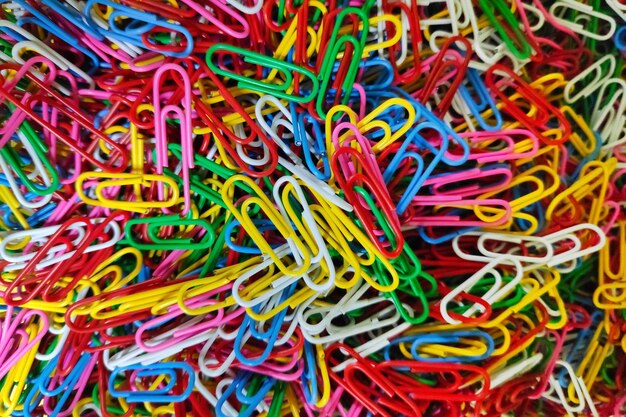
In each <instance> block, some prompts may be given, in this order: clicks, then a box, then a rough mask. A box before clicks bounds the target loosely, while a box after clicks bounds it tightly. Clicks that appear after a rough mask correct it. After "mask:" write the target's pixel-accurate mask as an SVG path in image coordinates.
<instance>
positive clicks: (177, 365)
mask: <svg viewBox="0 0 626 417" xmlns="http://www.w3.org/2000/svg"><path fill="white" fill-rule="evenodd" d="M129 371H130V372H132V371H137V377H138V378H141V377H152V376H158V375H166V376H168V377H169V381H168V383H167V384H166V385H165V386H163V387H160V388H157V389H154V390H151V391H118V390H117V389H116V388H115V380H116V378H117V377H118V375H119V374H121V373H122V372H129ZM177 371H178V372H182V373H183V374H187V378H188V379H187V386H186V387H185V390H184V391H183V392H182V393H180V394H172V393H171V392H170V391H172V389H173V388H174V387H177V386H181V385H182V382H181V381H179V380H178V374H177ZM195 381H196V375H195V371H194V369H193V368H192V367H191V365H189V364H188V363H186V362H166V363H155V364H152V365H141V364H136V365H128V366H123V367H121V368H116V369H114V370H113V371H112V372H111V375H110V376H109V384H108V387H109V393H110V394H111V396H112V397H114V398H124V399H125V400H126V401H127V402H129V403H139V402H155V403H171V402H179V401H184V400H186V399H187V398H188V397H189V396H190V395H191V392H192V391H193V389H194V385H195Z"/></svg>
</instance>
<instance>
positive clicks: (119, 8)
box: [83, 0, 194, 58]
mask: <svg viewBox="0 0 626 417" xmlns="http://www.w3.org/2000/svg"><path fill="white" fill-rule="evenodd" d="M98 4H102V5H105V6H108V7H110V8H111V9H113V11H112V12H111V13H110V14H109V20H108V24H109V27H110V29H109V30H105V29H102V28H100V27H99V26H98V25H96V23H95V22H93V17H92V16H91V9H92V8H93V7H97V6H96V5H98ZM83 16H84V18H85V19H86V20H87V22H88V23H90V24H91V25H92V27H95V28H96V29H97V31H98V32H100V35H101V36H104V37H111V38H112V39H115V40H118V41H121V42H126V43H128V44H130V45H135V46H138V47H140V48H143V49H147V50H149V51H152V52H157V53H159V54H162V55H165V56H171V57H175V58H185V57H187V56H189V55H190V54H191V51H193V45H194V41H193V36H192V35H191V33H190V32H189V30H188V29H187V28H185V27H184V26H182V25H176V24H174V23H170V22H168V21H167V20H165V19H161V18H159V16H157V15H155V14H152V13H146V12H142V11H139V10H137V9H133V8H132V7H128V6H123V5H121V4H119V3H115V2H113V1H111V0H88V1H87V3H86V4H85V8H84V9H83ZM118 18H130V19H135V20H136V21H137V22H134V23H135V24H136V25H139V26H136V27H133V25H132V24H131V26H130V29H129V31H126V29H121V28H119V27H118V26H117V24H116V19H118ZM154 27H163V28H166V29H169V30H171V31H172V32H176V33H180V34H181V35H182V36H183V37H184V38H185V40H186V45H185V49H184V50H183V51H181V52H176V51H168V50H160V49H152V48H150V44H149V43H145V42H143V41H142V40H141V37H140V36H138V35H140V34H143V33H145V32H147V31H149V30H151V29H152V28H154Z"/></svg>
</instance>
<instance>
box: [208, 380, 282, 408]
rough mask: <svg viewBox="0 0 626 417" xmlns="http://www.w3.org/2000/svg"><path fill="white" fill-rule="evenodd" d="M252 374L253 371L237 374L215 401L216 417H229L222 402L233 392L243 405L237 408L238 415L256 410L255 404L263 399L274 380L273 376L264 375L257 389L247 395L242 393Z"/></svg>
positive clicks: (272, 385)
mask: <svg viewBox="0 0 626 417" xmlns="http://www.w3.org/2000/svg"><path fill="white" fill-rule="evenodd" d="M254 375H255V374H254V373H252V372H247V371H243V372H239V373H238V374H237V376H236V377H235V378H234V380H233V382H232V383H231V384H230V385H229V386H228V388H226V390H225V391H224V392H223V393H222V395H221V396H220V397H219V398H218V399H217V403H216V405H215V414H217V417H231V416H230V414H225V413H224V411H223V407H224V403H226V402H227V401H228V399H229V398H230V397H231V396H232V395H233V393H235V395H236V398H237V400H239V402H240V403H242V405H244V407H242V409H241V410H239V417H250V416H251V415H253V414H254V413H255V412H256V408H257V406H258V405H259V404H260V403H261V401H263V400H264V399H265V397H266V396H267V394H268V392H269V391H270V390H271V389H272V388H273V387H274V385H275V384H276V380H275V379H274V378H270V377H266V378H265V379H264V381H263V384H262V385H261V387H259V389H258V391H256V393H255V394H254V395H252V396H249V395H246V394H244V390H245V389H246V386H247V385H248V383H249V382H250V379H252V377H253V376H254ZM244 408H245V409H244Z"/></svg>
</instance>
